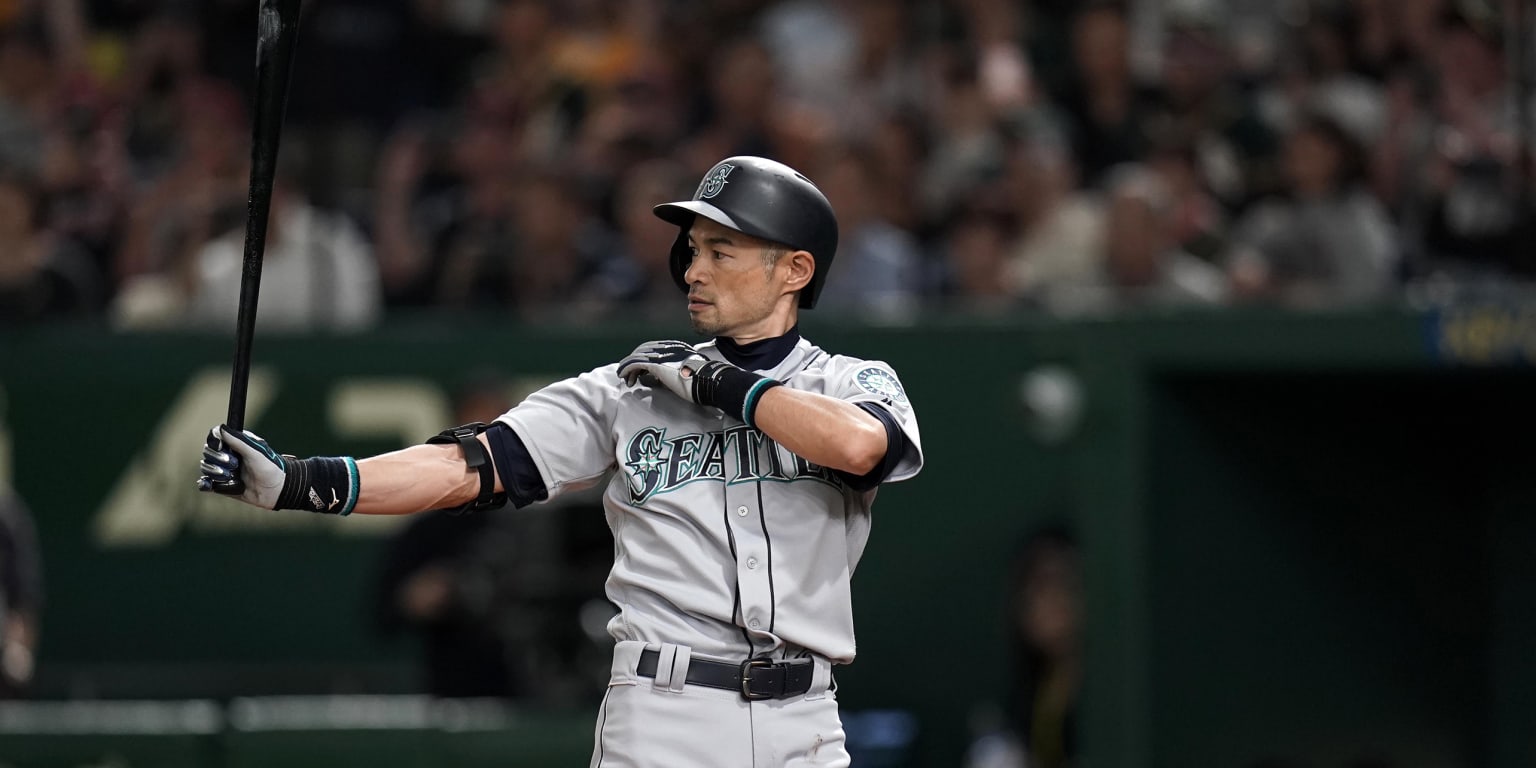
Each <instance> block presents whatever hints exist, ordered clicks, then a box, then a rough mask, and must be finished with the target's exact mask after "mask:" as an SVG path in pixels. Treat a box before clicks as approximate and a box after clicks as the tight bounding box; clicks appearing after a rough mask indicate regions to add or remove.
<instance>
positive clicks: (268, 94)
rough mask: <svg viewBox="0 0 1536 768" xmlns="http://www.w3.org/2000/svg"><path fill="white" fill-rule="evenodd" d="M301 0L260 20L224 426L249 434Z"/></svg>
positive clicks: (277, 4) (265, 4) (274, 3)
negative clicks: (248, 407)
mask: <svg viewBox="0 0 1536 768" xmlns="http://www.w3.org/2000/svg"><path fill="white" fill-rule="evenodd" d="M299 5H300V0H261V8H260V10H259V11H258V16H257V39H256V111H255V120H254V121H253V122H254V125H253V128H252V142H251V186H250V197H249V198H248V200H247V203H246V210H247V214H248V215H247V217H246V223H245V258H244V262H243V263H242V267H241V270H240V311H239V315H238V316H237V317H236V319H235V364H234V370H233V372H232V374H231V377H230V381H229V414H228V416H227V418H225V420H224V423H225V424H226V425H227V426H229V427H230V428H231V429H234V430H240V429H244V428H245V396H246V391H247V388H248V385H249V384H250V379H251V342H252V340H253V339H254V337H255V335H256V301H257V298H258V295H259V294H260V292H261V263H262V257H263V255H264V254H265V253H266V247H267V220H268V217H269V214H270V213H271V209H272V179H273V176H274V175H275V174H276V172H277V149H278V143H279V140H280V139H281V138H282V128H283V113H284V111H285V109H286V107H287V103H288V73H289V70H290V69H292V65H293V48H294V42H295V41H296V40H297V38H298V30H299Z"/></svg>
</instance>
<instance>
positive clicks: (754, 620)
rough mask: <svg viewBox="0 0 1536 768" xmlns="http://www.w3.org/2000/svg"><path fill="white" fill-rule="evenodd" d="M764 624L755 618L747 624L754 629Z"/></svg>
mask: <svg viewBox="0 0 1536 768" xmlns="http://www.w3.org/2000/svg"><path fill="white" fill-rule="evenodd" d="M762 625H763V623H762V622H761V621H758V620H757V619H753V620H751V621H749V622H747V626H748V627H751V628H752V629H757V628H758V627H761V626H762Z"/></svg>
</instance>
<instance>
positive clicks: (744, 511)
mask: <svg viewBox="0 0 1536 768" xmlns="http://www.w3.org/2000/svg"><path fill="white" fill-rule="evenodd" d="M736 514H737V515H739V516H741V517H746V516H747V508H746V507H745V506H741V507H737V508H736Z"/></svg>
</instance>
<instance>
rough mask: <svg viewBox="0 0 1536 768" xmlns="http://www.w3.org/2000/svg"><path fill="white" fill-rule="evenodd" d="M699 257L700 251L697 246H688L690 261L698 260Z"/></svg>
mask: <svg viewBox="0 0 1536 768" xmlns="http://www.w3.org/2000/svg"><path fill="white" fill-rule="evenodd" d="M698 257H699V249H698V248H697V247H696V246H692V245H690V246H688V260H689V261H692V260H694V259H697V258H698Z"/></svg>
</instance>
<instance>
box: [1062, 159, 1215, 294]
mask: <svg viewBox="0 0 1536 768" xmlns="http://www.w3.org/2000/svg"><path fill="white" fill-rule="evenodd" d="M1105 187H1106V189H1105V198H1106V201H1105V206H1104V213H1105V226H1104V229H1105V233H1104V254H1103V257H1102V260H1101V267H1100V272H1099V274H1097V275H1095V276H1094V277H1093V278H1092V279H1090V280H1088V281H1086V282H1084V283H1065V284H1061V285H1055V286H1047V289H1046V292H1045V293H1044V295H1043V297H1042V298H1043V299H1044V301H1045V306H1046V307H1048V308H1049V309H1051V310H1052V311H1054V312H1056V313H1058V314H1063V315H1073V314H1079V313H1105V312H1111V311H1115V310H1120V309H1128V308H1136V307H1163V308H1168V307H1188V306H1202V305H1203V306H1214V305H1218V304H1221V303H1222V302H1224V301H1225V300H1226V298H1227V290H1228V288H1227V278H1226V275H1225V274H1224V273H1223V272H1222V271H1221V270H1220V269H1218V268H1217V267H1215V266H1212V265H1211V264H1209V263H1207V262H1205V261H1202V260H1200V259H1198V258H1196V257H1195V256H1192V255H1190V254H1189V253H1187V252H1185V251H1184V250H1183V249H1182V248H1180V247H1179V245H1178V243H1177V242H1176V240H1175V239H1174V229H1173V225H1174V218H1173V216H1172V209H1173V199H1172V196H1171V195H1170V193H1169V190H1168V185H1167V184H1165V183H1164V182H1163V180H1162V178H1161V177H1160V176H1158V175H1157V174H1156V173H1154V172H1152V171H1151V170H1149V169H1148V168H1147V167H1146V166H1143V165H1140V164H1134V163H1129V164H1125V165H1121V166H1118V167H1116V168H1114V169H1111V171H1110V172H1109V174H1108V175H1107V178H1106V179H1105Z"/></svg>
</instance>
